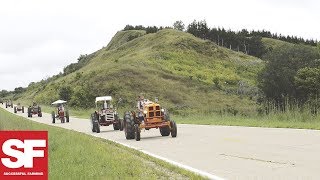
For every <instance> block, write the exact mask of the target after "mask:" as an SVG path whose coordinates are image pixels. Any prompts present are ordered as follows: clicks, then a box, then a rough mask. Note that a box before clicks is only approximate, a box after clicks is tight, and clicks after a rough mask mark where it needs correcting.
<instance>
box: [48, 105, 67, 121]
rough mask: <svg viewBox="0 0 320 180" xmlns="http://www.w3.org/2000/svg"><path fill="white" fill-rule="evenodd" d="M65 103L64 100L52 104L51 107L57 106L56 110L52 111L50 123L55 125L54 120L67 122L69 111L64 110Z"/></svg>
mask: <svg viewBox="0 0 320 180" xmlns="http://www.w3.org/2000/svg"><path fill="white" fill-rule="evenodd" d="M65 103H67V101H64V100H57V101H55V102H53V103H52V105H56V106H57V110H56V112H55V111H52V113H51V116H52V123H56V120H57V119H58V120H60V121H61V123H65V122H67V123H68V122H69V111H68V110H66V109H65V106H64V104H65Z"/></svg>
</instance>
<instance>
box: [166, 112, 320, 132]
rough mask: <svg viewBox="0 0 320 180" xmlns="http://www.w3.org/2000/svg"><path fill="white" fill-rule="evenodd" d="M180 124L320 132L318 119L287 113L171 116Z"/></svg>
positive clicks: (307, 115) (301, 114) (319, 119)
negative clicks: (313, 130) (312, 130)
mask: <svg viewBox="0 0 320 180" xmlns="http://www.w3.org/2000/svg"><path fill="white" fill-rule="evenodd" d="M171 119H174V120H175V121H176V122H177V123H180V124H202V125H225V126H249V127H268V128H296V129H318V130H320V117H319V116H315V117H312V116H311V115H309V114H304V113H296V112H291V113H290V112H288V113H275V114H271V115H268V116H253V117H246V116H232V115H224V116H221V115H217V114H210V115H201V114H199V115H192V116H184V117H183V116H172V117H171Z"/></svg>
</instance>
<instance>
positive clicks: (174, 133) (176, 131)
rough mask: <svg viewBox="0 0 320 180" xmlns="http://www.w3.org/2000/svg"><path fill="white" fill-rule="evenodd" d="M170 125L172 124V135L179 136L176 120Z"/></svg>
mask: <svg viewBox="0 0 320 180" xmlns="http://www.w3.org/2000/svg"><path fill="white" fill-rule="evenodd" d="M170 125H171V136H172V137H173V138H175V137H177V133H178V130H177V124H176V122H174V121H170Z"/></svg>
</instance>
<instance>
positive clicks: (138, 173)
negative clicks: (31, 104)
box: [0, 108, 203, 179]
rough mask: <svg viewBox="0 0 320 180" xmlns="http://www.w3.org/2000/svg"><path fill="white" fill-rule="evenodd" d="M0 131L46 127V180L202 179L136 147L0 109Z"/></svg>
mask: <svg viewBox="0 0 320 180" xmlns="http://www.w3.org/2000/svg"><path fill="white" fill-rule="evenodd" d="M0 130H47V131H48V133H49V179H203V178H202V177H200V176H198V175H195V174H193V173H191V172H189V171H186V170H183V169H181V168H178V167H176V166H173V165H170V164H168V163H166V162H164V161H161V160H158V159H155V158H153V157H150V156H148V155H145V154H143V153H140V152H138V151H136V150H132V149H130V148H127V147H124V146H122V145H118V144H116V143H113V142H110V141H108V140H104V139H100V138H96V137H92V136H89V135H85V134H83V133H79V132H75V131H71V130H66V129H63V128H58V127H52V126H48V125H44V124H40V123H36V122H33V121H30V120H27V119H25V118H23V117H19V116H16V115H13V114H11V113H8V112H7V111H5V110H3V109H2V108H0Z"/></svg>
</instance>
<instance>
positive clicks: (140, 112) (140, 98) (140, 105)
mask: <svg viewBox="0 0 320 180" xmlns="http://www.w3.org/2000/svg"><path fill="white" fill-rule="evenodd" d="M143 106H144V97H143V95H140V96H138V103H137V107H138V117H139V120H140V122H141V123H144V115H143Z"/></svg>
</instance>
